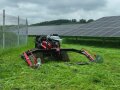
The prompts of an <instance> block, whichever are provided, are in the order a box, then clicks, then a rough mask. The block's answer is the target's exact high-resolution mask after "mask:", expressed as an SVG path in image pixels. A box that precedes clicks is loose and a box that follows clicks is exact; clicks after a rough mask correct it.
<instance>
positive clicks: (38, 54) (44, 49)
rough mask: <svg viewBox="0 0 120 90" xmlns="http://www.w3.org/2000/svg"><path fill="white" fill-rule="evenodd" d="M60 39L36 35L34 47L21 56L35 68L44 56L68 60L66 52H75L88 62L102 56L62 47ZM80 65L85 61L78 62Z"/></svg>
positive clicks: (42, 60) (96, 60) (99, 58)
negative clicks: (84, 57)
mask: <svg viewBox="0 0 120 90" xmlns="http://www.w3.org/2000/svg"><path fill="white" fill-rule="evenodd" d="M61 40H62V39H60V37H59V36H58V35H55V34H54V35H48V36H44V35H41V36H36V40H35V48H34V49H31V50H28V51H26V52H24V53H23V54H22V55H21V57H22V58H23V59H24V60H25V61H26V62H27V64H28V65H29V66H30V67H33V68H37V67H39V66H40V65H41V63H44V57H54V58H55V60H62V61H69V57H68V54H67V52H69V51H71V52H76V53H79V54H82V55H84V56H86V57H87V58H88V60H89V61H90V62H96V63H101V62H102V61H103V60H102V57H101V56H99V55H94V57H93V56H92V55H90V54H89V53H88V52H87V51H86V50H84V49H81V50H76V49H62V48H60V42H61ZM79 64H81V65H83V64H85V63H79Z"/></svg>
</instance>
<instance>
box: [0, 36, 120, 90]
mask: <svg viewBox="0 0 120 90" xmlns="http://www.w3.org/2000/svg"><path fill="white" fill-rule="evenodd" d="M33 47H34V42H33V39H32V38H30V40H29V44H28V45H27V46H21V47H17V48H12V49H7V50H4V51H3V50H1V51H0V90H120V49H117V48H116V49H113V48H102V47H95V46H85V45H80V44H65V43H63V44H62V47H64V48H75V49H81V48H85V49H87V50H89V51H90V52H93V53H97V54H100V55H101V56H103V58H104V63H102V64H96V63H91V64H89V65H84V66H81V65H76V64H70V65H68V64H67V63H65V62H55V61H50V62H47V63H45V64H43V65H42V66H41V67H40V68H39V69H32V68H30V67H28V66H27V64H26V63H25V61H24V60H22V59H21V58H20V54H21V53H22V52H24V51H25V50H28V49H31V48H33ZM69 57H70V59H71V62H73V63H75V62H78V61H87V59H86V58H85V57H84V56H82V55H79V54H76V53H69Z"/></svg>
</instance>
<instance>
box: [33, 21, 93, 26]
mask: <svg viewBox="0 0 120 90" xmlns="http://www.w3.org/2000/svg"><path fill="white" fill-rule="evenodd" d="M93 21H94V20H93V19H89V20H86V19H80V20H79V21H77V20H76V19H72V20H68V19H58V20H52V21H44V22H40V23H35V24H31V26H44V25H62V24H86V23H90V22H93Z"/></svg>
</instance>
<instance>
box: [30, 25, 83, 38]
mask: <svg viewBox="0 0 120 90" xmlns="http://www.w3.org/2000/svg"><path fill="white" fill-rule="evenodd" d="M81 26H83V25H82V24H70V25H55V26H32V27H29V32H28V34H29V35H49V34H59V35H61V36H66V34H67V33H69V32H73V31H74V30H76V29H77V28H78V27H81Z"/></svg>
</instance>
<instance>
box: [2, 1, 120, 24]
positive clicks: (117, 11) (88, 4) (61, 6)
mask: <svg viewBox="0 0 120 90" xmlns="http://www.w3.org/2000/svg"><path fill="white" fill-rule="evenodd" d="M3 9H5V10H6V13H7V14H10V15H13V16H18V15H19V16H20V17H24V18H26V17H27V18H28V20H29V23H35V22H41V21H48V20H55V19H74V18H75V19H77V20H79V19H82V18H84V19H91V18H92V19H98V18H101V17H104V16H116V15H120V0H0V13H1V12H2V10H3Z"/></svg>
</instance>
